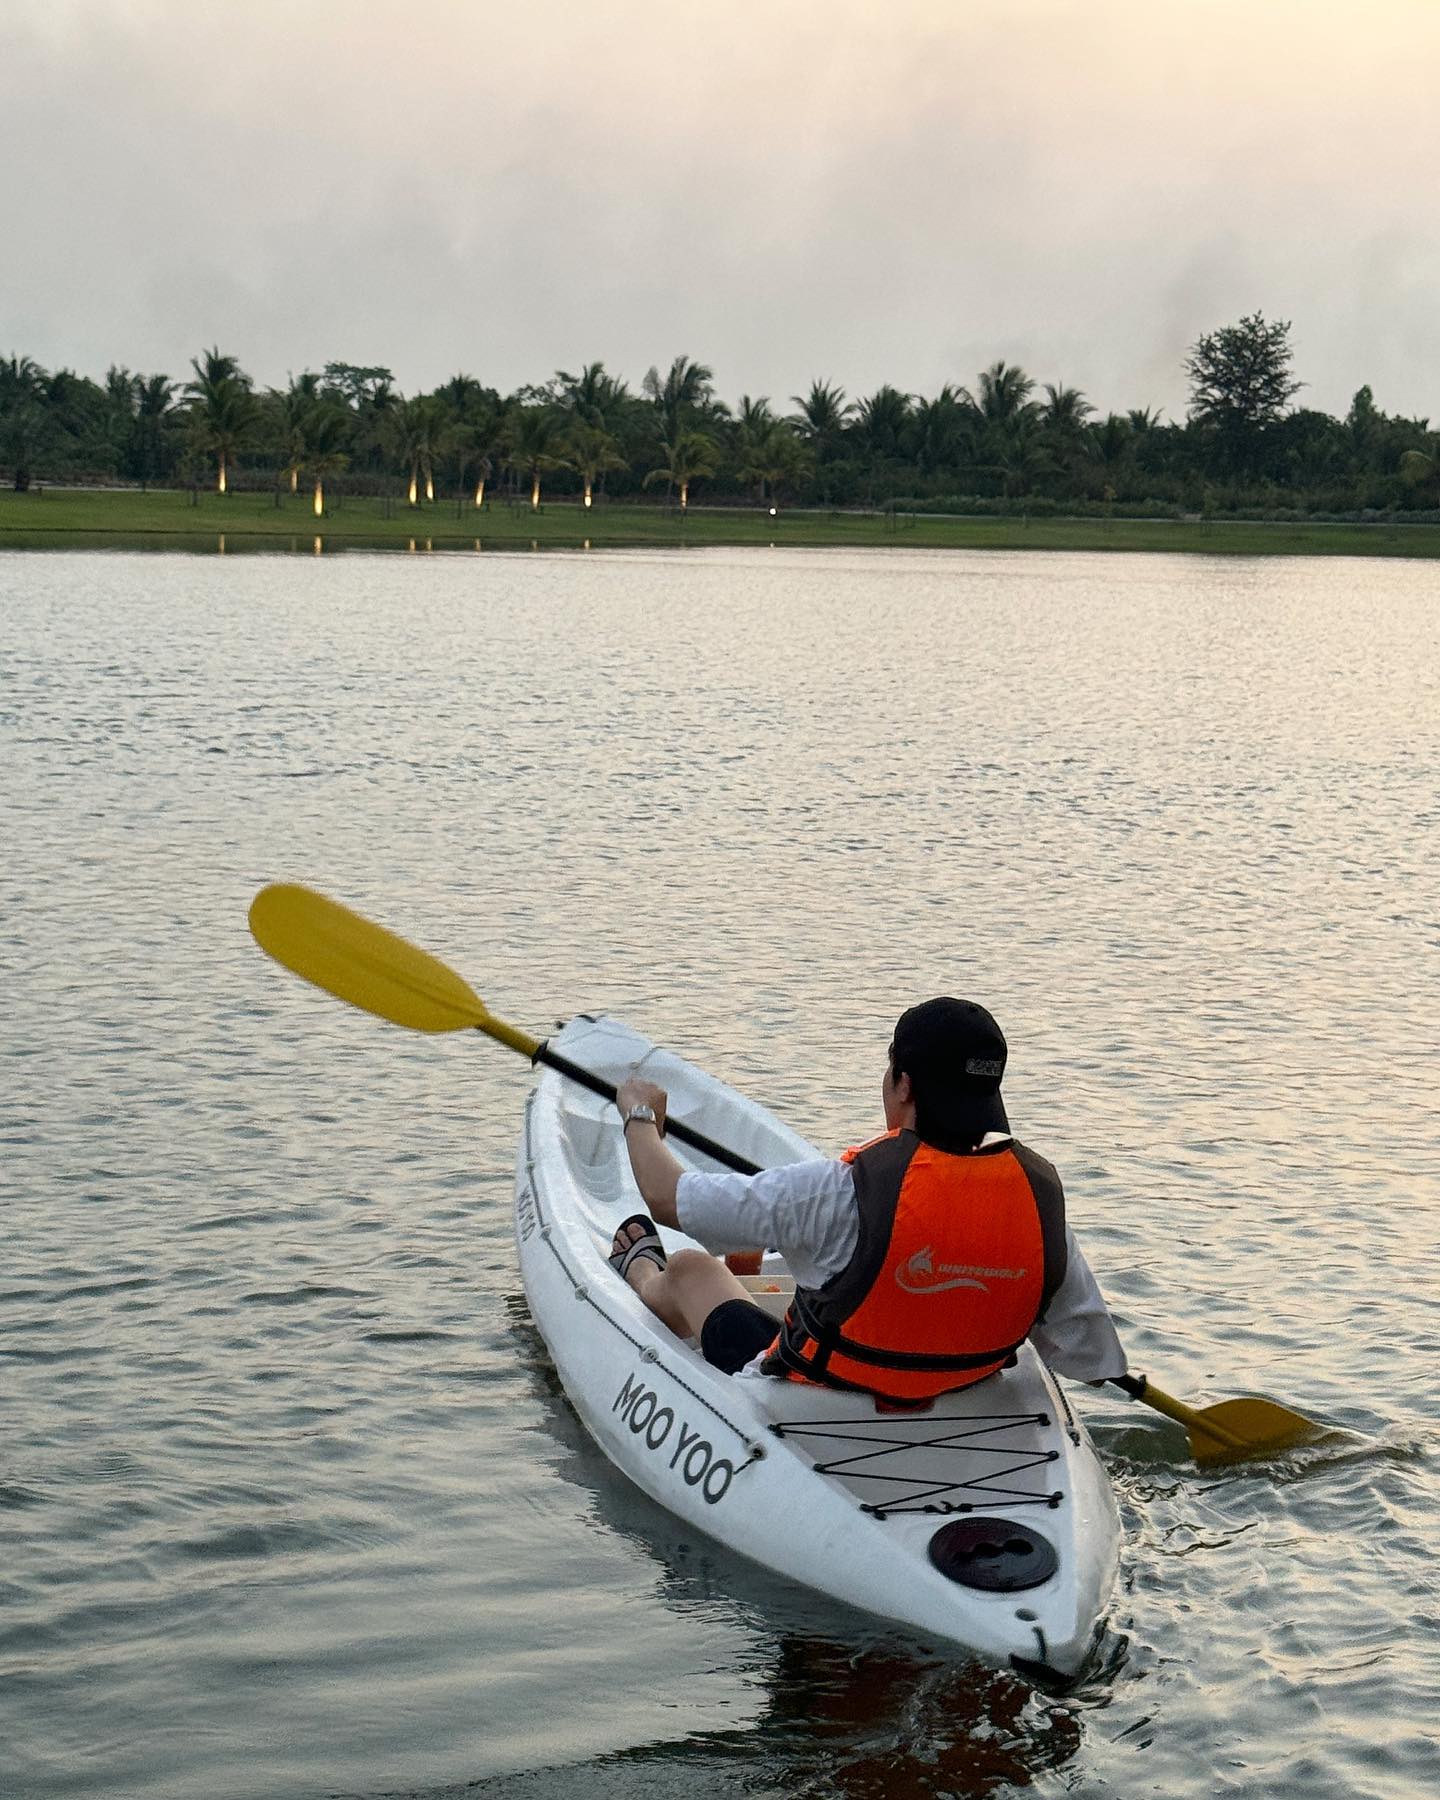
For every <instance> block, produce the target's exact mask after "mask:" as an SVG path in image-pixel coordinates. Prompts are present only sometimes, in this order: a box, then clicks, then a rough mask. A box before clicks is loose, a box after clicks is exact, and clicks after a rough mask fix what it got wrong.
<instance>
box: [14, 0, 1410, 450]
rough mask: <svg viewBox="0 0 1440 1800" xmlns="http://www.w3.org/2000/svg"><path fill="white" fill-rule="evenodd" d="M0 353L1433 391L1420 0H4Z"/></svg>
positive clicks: (518, 371) (801, 378) (734, 387)
mask: <svg viewBox="0 0 1440 1800" xmlns="http://www.w3.org/2000/svg"><path fill="white" fill-rule="evenodd" d="M0 168H3V171H4V174H3V180H0V354H9V353H11V352H12V351H14V352H20V353H24V354H28V355H31V356H34V357H35V358H36V359H37V360H38V361H39V362H41V363H42V364H44V365H45V366H46V367H56V366H61V365H68V366H71V367H74V368H78V369H80V370H82V371H84V372H87V373H90V374H96V375H99V374H101V373H103V371H104V369H105V368H106V366H107V365H108V364H109V363H111V362H120V363H123V364H126V365H128V366H129V367H131V368H134V369H138V370H142V371H147V372H148V371H152V370H162V371H165V372H167V373H171V374H179V373H182V372H184V370H185V368H186V365H187V363H188V360H189V358H190V357H191V356H192V355H193V354H194V353H195V352H196V351H197V350H199V349H200V348H201V346H202V345H209V344H218V345H219V346H220V348H221V349H223V350H226V351H229V352H232V353H234V354H236V355H238V356H239V357H240V359H241V361H242V363H243V364H244V365H245V366H246V367H247V368H248V369H249V370H250V371H251V372H252V373H253V374H254V375H255V376H256V377H257V378H258V379H259V380H260V381H262V382H265V383H278V382H282V381H283V380H284V378H285V376H286V374H287V373H289V372H296V373H298V372H299V371H300V370H302V369H304V368H306V367H312V368H315V367H319V366H320V365H321V364H322V363H324V362H325V361H326V360H327V359H331V358H337V359H343V360H347V361H351V362H362V363H383V364H386V365H388V366H389V367H390V368H392V369H393V370H394V371H395V374H396V376H397V378H398V380H399V382H400V384H401V386H402V387H403V388H405V389H406V390H407V391H409V390H414V389H416V388H418V387H425V386H433V385H434V384H435V383H436V382H438V381H441V380H443V379H444V378H445V377H446V376H448V375H451V374H454V373H456V372H457V371H459V370H465V371H467V372H469V373H472V374H475V375H477V376H479V377H480V378H481V379H483V380H485V381H487V382H490V383H492V384H493V385H495V386H497V387H500V388H502V389H508V388H511V387H514V386H516V385H517V384H519V383H520V382H523V381H539V380H543V379H545V378H546V377H547V376H548V375H549V374H550V373H551V372H552V371H553V370H554V369H556V368H557V367H563V368H574V367H575V366H576V365H577V364H579V363H581V362H583V361H590V360H593V359H596V358H599V359H602V360H603V361H604V362H605V363H606V365H607V367H609V368H610V369H611V370H612V371H614V372H617V373H619V374H622V375H624V376H626V377H628V378H629V379H630V380H631V381H632V382H638V380H639V378H640V376H641V375H643V373H644V371H645V370H646V368H648V367H649V366H650V365H651V364H652V363H661V364H663V363H665V362H667V361H668V360H669V359H670V358H671V357H673V356H675V355H676V354H678V353H680V352H684V353H686V354H688V355H691V356H694V357H697V358H699V359H700V360H702V361H705V362H708V363H709V364H711V365H712V367H713V368H714V370H715V375H716V380H717V384H718V386H719V389H720V392H721V394H722V395H724V396H725V397H727V398H729V399H731V400H734V399H735V398H737V397H738V396H739V395H740V394H741V393H742V392H746V393H751V394H769V395H771V396H772V397H774V398H775V399H776V400H777V401H780V402H784V401H786V399H787V398H788V396H789V395H791V394H793V393H796V392H798V391H799V390H800V389H801V388H803V387H804V386H805V385H807V384H808V383H809V382H810V380H812V379H813V378H816V377H820V378H824V379H827V380H833V381H836V382H838V383H840V384H841V385H842V386H843V387H845V388H846V389H847V390H848V391H849V392H850V393H852V394H857V393H864V392H867V391H869V390H871V389H873V388H874V387H876V386H878V385H879V384H880V383H881V382H883V381H890V382H893V383H895V384H896V385H897V386H900V387H902V388H906V389H908V390H911V391H915V392H923V393H932V392H934V390H935V389H936V388H937V387H938V386H939V385H940V384H941V383H942V382H945V381H951V382H966V383H969V382H972V381H973V380H974V376H975V373H976V371H977V370H979V369H980V368H981V367H982V366H983V365H985V364H987V363H989V362H991V361H993V360H994V359H995V358H997V357H1004V358H1006V359H1013V360H1018V361H1019V362H1021V363H1022V364H1024V366H1025V367H1026V368H1027V369H1029V370H1030V371H1031V372H1032V373H1033V374H1034V375H1036V376H1037V377H1038V378H1039V379H1041V380H1049V381H1065V382H1067V383H1070V384H1073V385H1077V386H1079V387H1081V388H1083V389H1084V390H1085V391H1086V392H1087V394H1088V395H1089V396H1090V397H1091V399H1092V400H1093V401H1095V402H1096V403H1097V404H1098V405H1099V406H1100V407H1101V409H1102V410H1104V409H1108V408H1110V407H1115V408H1125V407H1130V406H1141V405H1151V406H1161V407H1163V408H1165V409H1166V410H1167V411H1168V412H1170V413H1171V414H1172V415H1176V414H1179V413H1182V412H1183V407H1184V397H1185V383H1184V377H1183V373H1182V371H1181V367H1180V363H1181V358H1182V356H1183V354H1184V350H1185V347H1186V345H1187V344H1189V343H1190V342H1192V341H1193V339H1194V338H1195V337H1196V335H1197V334H1198V333H1200V332H1201V331H1204V330H1207V329H1210V328H1212V327H1215V326H1217V325H1222V324H1225V323H1227V322H1230V321H1232V320H1234V319H1235V318H1238V317H1239V316H1240V315H1241V314H1242V313H1246V312H1251V311H1254V310H1257V309H1258V310H1259V311H1262V312H1264V313H1265V314H1267V315H1268V316H1270V317H1278V318H1288V319H1290V320H1292V321H1293V323H1294V344H1295V349H1296V357H1297V373H1298V374H1299V375H1300V376H1302V377H1303V378H1304V379H1305V380H1306V382H1307V383H1308V387H1307V389H1306V391H1305V393H1304V394H1303V395H1302V401H1303V402H1304V403H1307V404H1310V405H1316V406H1321V407H1323V408H1325V409H1327V410H1330V411H1342V412H1343V410H1344V409H1345V407H1346V406H1347V404H1348V402H1349V397H1350V395H1351V394H1352V393H1353V392H1354V390H1355V389H1356V388H1357V387H1358V386H1359V385H1360V384H1361V383H1362V382H1369V383H1370V384H1371V385H1372V387H1373V388H1374V390H1375V394H1376V398H1377V400H1378V401H1379V403H1380V404H1381V405H1382V406H1383V407H1385V408H1386V409H1387V410H1390V411H1398V412H1404V413H1421V414H1427V415H1429V416H1430V417H1431V418H1432V419H1436V418H1440V206H1437V200H1436V182H1437V174H1440V0H731V3H730V4H729V5H728V6H724V7H700V6H696V5H684V4H676V3H675V0H670V3H669V4H660V3H659V0H607V3H606V4H588V5H587V4H581V3H580V0H512V4H509V5H506V6H503V7H502V6H498V5H494V4H491V3H490V0H430V3H429V4H428V5H426V4H420V3H418V0H412V3H410V4H398V3H396V0H389V3H387V4H384V5H381V4H376V3H373V0H310V4H308V5H302V4H297V3H296V0H245V3H244V4H243V5H242V4H224V5H222V4H220V3H219V0H34V3H31V0H26V3H25V4H23V5H22V4H21V0H0Z"/></svg>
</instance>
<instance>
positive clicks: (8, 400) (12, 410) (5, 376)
mask: <svg viewBox="0 0 1440 1800" xmlns="http://www.w3.org/2000/svg"><path fill="white" fill-rule="evenodd" d="M60 441H61V433H60V428H59V425H58V424H57V423H56V420H55V417H54V415H53V413H52V412H51V410H50V408H49V406H48V404H47V403H46V388H45V371H44V370H43V369H42V368H41V367H40V365H39V363H37V362H35V361H34V360H33V358H31V357H28V356H11V357H8V358H6V357H0V462H3V463H6V464H8V466H9V468H10V470H11V479H12V482H13V485H14V488H15V492H16V493H17V494H23V493H26V492H27V491H28V489H29V487H30V483H31V480H32V479H33V478H34V474H35V468H36V465H37V464H39V465H41V466H42V468H43V466H44V465H45V464H46V463H47V462H48V461H49V460H50V459H51V458H52V457H54V456H57V455H58V454H59V452H60Z"/></svg>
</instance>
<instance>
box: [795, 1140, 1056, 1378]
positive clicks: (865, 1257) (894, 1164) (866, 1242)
mask: <svg viewBox="0 0 1440 1800" xmlns="http://www.w3.org/2000/svg"><path fill="white" fill-rule="evenodd" d="M919 1147H920V1139H919V1138H918V1137H917V1136H916V1135H915V1133H914V1132H913V1131H900V1132H897V1133H896V1134H895V1136H894V1137H890V1138H884V1139H881V1140H880V1141H878V1142H877V1143H874V1144H871V1145H868V1146H867V1147H866V1148H865V1149H864V1150H863V1151H861V1153H860V1155H859V1156H858V1157H857V1158H856V1159H855V1161H854V1163H853V1164H852V1165H851V1167H852V1170H853V1173H854V1179H855V1198H856V1205H857V1207H858V1210H859V1233H858V1237H857V1241H856V1245H855V1251H854V1254H853V1255H852V1256H851V1259H850V1261H849V1263H848V1264H847V1265H846V1267H845V1268H844V1269H842V1270H841V1271H840V1272H839V1273H838V1274H837V1275H834V1276H832V1277H831V1279H830V1280H829V1281H827V1282H826V1283H825V1285H824V1287H822V1288H819V1289H810V1288H797V1289H796V1290H795V1297H794V1300H793V1301H792V1303H791V1305H790V1306H789V1308H788V1309H787V1310H786V1313H785V1318H784V1320H783V1322H782V1324H781V1327H780V1334H779V1337H778V1338H777V1339H776V1342H775V1345H774V1348H773V1349H772V1350H771V1351H770V1352H769V1354H768V1355H767V1356H766V1358H765V1361H764V1362H763V1363H762V1364H761V1368H762V1369H763V1370H764V1372H765V1373H766V1374H767V1375H784V1374H787V1373H794V1374H797V1375H803V1376H804V1377H805V1378H806V1379H807V1380H809V1381H815V1382H819V1383H821V1384H822V1385H824V1386H826V1387H841V1388H849V1389H852V1390H855V1391H857V1392H862V1393H869V1392H872V1391H875V1390H872V1389H871V1388H869V1387H862V1386H861V1384H860V1383H858V1382H854V1381H847V1380H845V1379H844V1378H842V1377H841V1376H838V1375H835V1374H834V1373H832V1372H831V1370H830V1369H829V1366H828V1365H829V1363H830V1360H831V1358H832V1357H833V1356H835V1355H837V1354H839V1355H843V1356H846V1357H849V1358H851V1359H852V1360H853V1361H855V1362H857V1363H861V1364H863V1365H864V1366H865V1367H867V1368H874V1369H894V1370H896V1371H902V1372H911V1373H923V1374H942V1375H949V1374H955V1375H963V1374H965V1373H967V1372H968V1371H969V1370H972V1369H984V1368H989V1367H990V1366H991V1365H992V1364H994V1363H1005V1362H1008V1361H1010V1360H1011V1359H1013V1357H1014V1355H1015V1353H1016V1351H1017V1350H1018V1349H1019V1348H1020V1345H1021V1344H1022V1343H1023V1342H1024V1341H1025V1339H1024V1336H1022V1337H1020V1338H1017V1339H1016V1340H1015V1342H1014V1343H1009V1344H1000V1345H997V1346H996V1347H995V1348H994V1349H993V1350H986V1351H983V1352H980V1353H970V1354H967V1355H957V1356H932V1355H924V1354H919V1353H915V1352H911V1351H905V1350H881V1349H877V1348H876V1347H875V1346H873V1345H870V1344H862V1343H858V1342H857V1341H856V1340H855V1339H853V1338H849V1337H847V1336H846V1335H845V1333H844V1331H843V1329H842V1327H843V1325H844V1324H845V1322H846V1320H847V1319H849V1318H850V1316H851V1315H852V1314H853V1313H855V1312H856V1311H857V1310H858V1309H859V1307H860V1305H861V1302H862V1301H863V1300H864V1299H865V1297H866V1295H867V1294H868V1293H869V1292H870V1289H871V1287H872V1286H873V1285H874V1282H875V1280H876V1278H877V1277H878V1275H879V1273H880V1271H881V1269H882V1268H883V1267H884V1265H885V1259H886V1256H887V1255H888V1253H889V1249H890V1237H891V1233H892V1232H893V1230H894V1227H895V1207H896V1204H897V1202H898V1200H899V1196H900V1188H901V1184H902V1183H903V1182H904V1179H905V1173H906V1170H907V1169H908V1168H909V1166H910V1161H911V1158H912V1157H913V1156H914V1155H915V1152H916V1151H917V1150H918V1149H919ZM1006 1153H1009V1154H1012V1155H1013V1156H1014V1157H1015V1159H1016V1161H1017V1162H1018V1163H1019V1164H1020V1167H1021V1169H1022V1170H1023V1171H1024V1174H1025V1178H1026V1180H1027V1181H1028V1182H1029V1185H1030V1191H1031V1193H1032V1194H1033V1195H1034V1198H1035V1207H1036V1212H1037V1214H1038V1216H1039V1221H1040V1237H1041V1246H1042V1250H1043V1256H1044V1269H1043V1274H1042V1279H1041V1290H1040V1302H1039V1306H1038V1309H1037V1311H1036V1315H1035V1320H1034V1322H1033V1323H1034V1324H1038V1323H1039V1322H1040V1320H1042V1319H1043V1318H1044V1317H1045V1314H1046V1311H1047V1310H1048V1308H1049V1305H1050V1302H1051V1300H1052V1299H1053V1298H1054V1296H1055V1293H1056V1291H1057V1290H1058V1289H1059V1287H1060V1284H1061V1282H1062V1281H1063V1280H1064V1279H1065V1269H1066V1263H1067V1260H1068V1257H1067V1249H1066V1232H1065V1194H1064V1190H1063V1188H1062V1187H1061V1185H1060V1177H1059V1175H1058V1174H1057V1173H1056V1172H1055V1168H1054V1166H1053V1164H1051V1163H1049V1162H1047V1161H1046V1160H1045V1158H1044V1157H1043V1156H1039V1155H1037V1154H1036V1153H1035V1151H1033V1150H1031V1149H1030V1148H1029V1147H1028V1146H1027V1145H1025V1144H1022V1143H1020V1142H1019V1141H1018V1140H1017V1139H1015V1138H1009V1139H1007V1140H1006V1141H1005V1142H1004V1143H1003V1144H995V1145H991V1146H989V1147H987V1148H986V1149H982V1150H978V1151H975V1152H972V1154H974V1155H977V1156H986V1155H994V1154H1006ZM1032 1329H1033V1325H1032ZM1025 1335H1028V1332H1027V1333H1026V1334H1025ZM807 1345H811V1346H813V1348H810V1349H807ZM876 1386H877V1389H878V1386H879V1384H878V1383H877V1384H876Z"/></svg>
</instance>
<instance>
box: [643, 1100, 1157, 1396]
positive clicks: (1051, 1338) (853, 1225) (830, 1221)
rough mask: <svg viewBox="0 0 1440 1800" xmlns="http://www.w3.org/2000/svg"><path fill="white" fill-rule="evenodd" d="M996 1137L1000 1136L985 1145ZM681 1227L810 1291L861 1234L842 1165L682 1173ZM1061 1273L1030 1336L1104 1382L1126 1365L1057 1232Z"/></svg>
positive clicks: (1076, 1377)
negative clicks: (784, 1271) (774, 1259)
mask: <svg viewBox="0 0 1440 1800" xmlns="http://www.w3.org/2000/svg"><path fill="white" fill-rule="evenodd" d="M992 1141H994V1142H999V1141H1001V1140H1000V1138H999V1136H998V1135H996V1136H994V1137H993V1138H987V1139H986V1142H987V1143H989V1142H992ZM675 1206H676V1212H677V1214H678V1217H679V1220H680V1229H681V1230H682V1231H683V1232H685V1234H686V1235H687V1236H688V1237H692V1238H694V1239H695V1240H696V1242H697V1243H700V1244H703V1245H704V1246H705V1248H706V1249H707V1250H711V1251H714V1252H715V1254H716V1255H718V1256H724V1255H727V1254H728V1253H730V1252H731V1251H736V1250H754V1249H755V1248H756V1247H757V1246H763V1247H765V1248H766V1249H773V1250H778V1251H779V1252H780V1254H781V1255H782V1256H783V1257H784V1258H785V1263H786V1266H787V1268H788V1269H789V1270H790V1273H791V1274H792V1275H793V1276H794V1277H795V1279H796V1281H797V1282H798V1283H799V1284H800V1286H801V1287H807V1288H818V1287H823V1286H824V1284H825V1283H826V1282H827V1281H829V1280H830V1279H831V1277H832V1276H835V1275H838V1274H839V1273H840V1271H841V1270H842V1269H844V1268H846V1267H848V1266H849V1263H850V1259H851V1257H852V1256H853V1255H854V1254H855V1246H856V1244H857V1243H858V1241H859V1236H860V1210H859V1207H858V1206H857V1205H856V1201H855V1181H854V1177H853V1176H852V1175H851V1172H850V1165H849V1163H843V1162H830V1161H826V1162H800V1163H785V1164H782V1165H781V1166H780V1167H779V1168H775V1169H765V1170H762V1172H761V1173H760V1174H758V1175H732V1174H729V1173H724V1174H714V1175H708V1174H699V1173H697V1172H695V1171H693V1170H691V1171H687V1172H686V1173H685V1174H683V1175H682V1176H681V1177H680V1183H679V1187H678V1189H677V1191H676V1196H675ZM1065 1251H1066V1266H1065V1279H1064V1280H1063V1281H1062V1282H1061V1284H1060V1286H1059V1288H1058V1289H1057V1290H1056V1292H1055V1294H1054V1296H1053V1298H1052V1299H1051V1301H1050V1304H1049V1306H1048V1307H1047V1308H1046V1311H1045V1317H1044V1319H1043V1320H1041V1321H1040V1322H1039V1323H1038V1324H1036V1325H1035V1326H1033V1327H1032V1328H1031V1331H1030V1342H1031V1343H1032V1344H1033V1345H1034V1346H1035V1348H1036V1350H1038V1351H1039V1353H1040V1355H1041V1356H1042V1357H1043V1358H1044V1359H1045V1361H1046V1362H1047V1363H1048V1364H1049V1365H1050V1367H1051V1368H1052V1369H1054V1370H1055V1371H1056V1373H1057V1374H1060V1375H1066V1376H1069V1377H1070V1379H1071V1380H1072V1381H1107V1380H1109V1379H1110V1378H1111V1377H1112V1376H1115V1375H1123V1374H1124V1373H1125V1370H1126V1362H1125V1351H1124V1349H1123V1347H1122V1345H1121V1343H1120V1339H1119V1336H1118V1334H1117V1333H1116V1330H1115V1324H1114V1321H1113V1320H1112V1319H1111V1317H1110V1312H1109V1309H1108V1308H1107V1306H1106V1305H1105V1301H1104V1299H1103V1298H1102V1297H1101V1294H1100V1289H1099V1288H1098V1286H1097V1285H1096V1282H1095V1277H1094V1275H1093V1274H1091V1272H1090V1265H1089V1264H1088V1263H1087V1262H1086V1261H1085V1258H1084V1256H1083V1255H1082V1254H1081V1251H1080V1246H1079V1245H1078V1244H1077V1243H1076V1242H1075V1236H1074V1233H1073V1232H1072V1231H1071V1230H1070V1228H1069V1227H1068V1226H1067V1227H1066V1231H1065Z"/></svg>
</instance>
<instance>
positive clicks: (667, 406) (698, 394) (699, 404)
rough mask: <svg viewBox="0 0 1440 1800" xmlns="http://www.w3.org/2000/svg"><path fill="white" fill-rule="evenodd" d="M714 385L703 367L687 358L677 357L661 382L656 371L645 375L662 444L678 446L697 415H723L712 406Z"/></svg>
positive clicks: (718, 409) (710, 374)
mask: <svg viewBox="0 0 1440 1800" xmlns="http://www.w3.org/2000/svg"><path fill="white" fill-rule="evenodd" d="M714 382H715V378H714V375H713V374H712V372H711V371H710V370H709V369H708V368H706V366H705V364H704V363H697V362H691V360H690V358H689V357H688V356H677V357H676V358H675V360H674V362H672V363H671V365H670V367H669V370H668V371H667V373H666V375H665V379H664V380H663V381H662V380H661V379H660V372H659V370H658V369H651V370H650V371H649V372H648V374H647V375H646V377H645V383H644V386H645V394H646V398H647V399H648V400H649V401H650V403H651V405H652V406H654V408H655V410H656V412H657V413H658V414H659V415H660V434H659V435H660V441H661V444H662V445H670V444H678V443H679V442H680V439H681V438H682V437H683V436H684V434H685V432H686V430H687V428H689V427H691V424H692V421H693V420H694V419H695V418H696V417H697V416H714V415H716V414H717V413H720V412H723V410H724V409H723V408H720V407H717V406H716V403H715V385H714Z"/></svg>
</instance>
